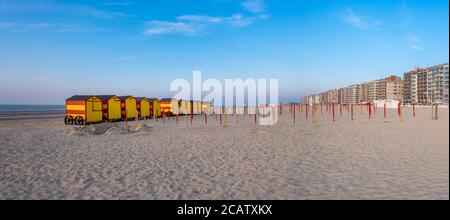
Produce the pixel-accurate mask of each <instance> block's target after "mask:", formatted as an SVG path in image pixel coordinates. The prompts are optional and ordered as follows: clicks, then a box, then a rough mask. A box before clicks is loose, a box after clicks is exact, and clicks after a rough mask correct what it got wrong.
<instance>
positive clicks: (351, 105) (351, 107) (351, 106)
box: [350, 104, 353, 121]
mask: <svg viewBox="0 0 450 220" xmlns="http://www.w3.org/2000/svg"><path fill="white" fill-rule="evenodd" d="M350 109H351V111H350V112H351V116H352V121H353V104H350Z"/></svg>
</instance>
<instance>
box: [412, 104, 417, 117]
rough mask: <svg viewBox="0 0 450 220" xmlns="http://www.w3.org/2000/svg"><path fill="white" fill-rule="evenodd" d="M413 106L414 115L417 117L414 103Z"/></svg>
mask: <svg viewBox="0 0 450 220" xmlns="http://www.w3.org/2000/svg"><path fill="white" fill-rule="evenodd" d="M412 108H413V117H416V105H414V104H413V106H412Z"/></svg>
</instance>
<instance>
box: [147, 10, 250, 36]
mask: <svg viewBox="0 0 450 220" xmlns="http://www.w3.org/2000/svg"><path fill="white" fill-rule="evenodd" d="M254 19H255V18H253V17H247V16H244V15H242V14H234V15H232V16H229V17H216V16H208V15H182V16H178V17H177V18H176V20H175V21H159V20H153V21H149V22H148V25H149V26H148V28H147V29H146V30H145V32H144V34H145V35H160V34H182V35H188V36H196V35H199V34H201V33H203V31H206V30H207V29H209V28H212V27H214V26H217V25H225V26H230V27H245V26H248V25H250V24H252V23H253V22H254Z"/></svg>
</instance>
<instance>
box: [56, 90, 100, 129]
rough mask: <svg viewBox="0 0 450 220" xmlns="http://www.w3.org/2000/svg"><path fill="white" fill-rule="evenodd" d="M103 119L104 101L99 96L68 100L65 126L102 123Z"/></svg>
mask: <svg viewBox="0 0 450 220" xmlns="http://www.w3.org/2000/svg"><path fill="white" fill-rule="evenodd" d="M102 119H103V117H102V101H101V100H100V99H99V98H98V97H97V96H90V95H75V96H72V97H70V98H68V99H66V115H65V117H64V123H65V124H67V125H73V124H76V125H83V124H90V123H97V122H101V121H102Z"/></svg>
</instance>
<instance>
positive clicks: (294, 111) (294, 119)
mask: <svg viewBox="0 0 450 220" xmlns="http://www.w3.org/2000/svg"><path fill="white" fill-rule="evenodd" d="M293 120H294V124H295V105H294V114H293Z"/></svg>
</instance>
